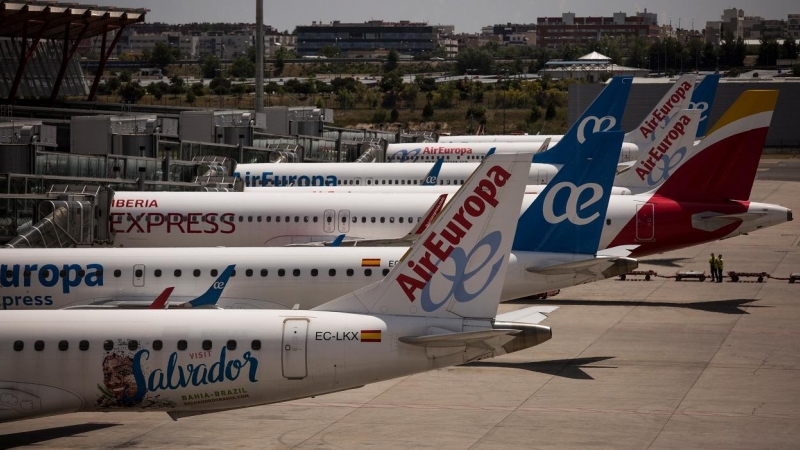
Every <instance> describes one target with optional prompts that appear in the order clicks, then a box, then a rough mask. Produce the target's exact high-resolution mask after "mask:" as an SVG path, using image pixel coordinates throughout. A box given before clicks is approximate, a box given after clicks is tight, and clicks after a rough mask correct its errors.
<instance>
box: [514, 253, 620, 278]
mask: <svg viewBox="0 0 800 450" xmlns="http://www.w3.org/2000/svg"><path fill="white" fill-rule="evenodd" d="M587 256H588V258H587V259H583V260H580V261H570V262H560V261H556V260H553V261H552V264H550V265H547V266H542V265H537V266H535V267H526V268H525V270H526V271H528V272H530V273H537V274H540V275H569V274H575V273H583V274H586V273H589V274H599V273H601V272H602V271H603V270H605V268H606V267H608V265H609V264H612V263H613V262H614V259H616V258H614V257H610V256H597V257H594V256H593V255H587Z"/></svg>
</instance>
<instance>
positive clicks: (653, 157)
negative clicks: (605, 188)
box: [614, 109, 702, 192]
mask: <svg viewBox="0 0 800 450" xmlns="http://www.w3.org/2000/svg"><path fill="white" fill-rule="evenodd" d="M701 114H702V111H701V110H699V109H684V110H683V111H681V112H679V113H678V114H676V115H675V116H674V117H673V119H672V121H671V122H670V123H669V125H668V126H667V128H663V129H662V128H657V129H656V131H655V133H654V136H655V140H654V141H653V142H652V143H651V144H649V145H648V146H647V147H641V148H640V149H639V159H638V160H637V161H635V162H634V163H633V165H632V166H630V168H628V169H626V170H625V171H624V172H622V173H620V174H618V175H617V178H616V180H615V181H614V185H615V186H621V187H626V188H629V189H631V190H632V191H638V192H643V191H649V190H652V189H653V188H655V187H658V186H660V185H661V184H662V183H663V182H664V181H666V180H667V178H669V177H670V175H671V174H672V173H675V171H677V169H678V168H679V167H680V166H681V165H683V164H685V163H686V162H688V161H689V160H691V159H692V158H693V157H694V155H695V154H696V153H697V151H698V150H699V148H700V147H699V146H695V145H694V139H695V136H696V134H697V127H698V126H699V124H700V116H701Z"/></svg>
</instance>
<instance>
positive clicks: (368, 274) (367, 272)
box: [364, 269, 372, 277]
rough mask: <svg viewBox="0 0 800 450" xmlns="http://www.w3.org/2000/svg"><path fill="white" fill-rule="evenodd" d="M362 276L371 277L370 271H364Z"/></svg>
mask: <svg viewBox="0 0 800 450" xmlns="http://www.w3.org/2000/svg"><path fill="white" fill-rule="evenodd" d="M364 276H367V277H371V276H372V269H364Z"/></svg>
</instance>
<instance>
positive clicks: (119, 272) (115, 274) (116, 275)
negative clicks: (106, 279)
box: [41, 269, 122, 278]
mask: <svg viewBox="0 0 800 450" xmlns="http://www.w3.org/2000/svg"><path fill="white" fill-rule="evenodd" d="M45 272H47V273H46V274H45ZM41 273H42V276H44V277H47V276H48V275H49V273H50V272H49V271H47V270H43V271H42V272H41ZM121 276H122V271H121V270H119V269H117V270H115V271H114V277H116V278H119V277H121Z"/></svg>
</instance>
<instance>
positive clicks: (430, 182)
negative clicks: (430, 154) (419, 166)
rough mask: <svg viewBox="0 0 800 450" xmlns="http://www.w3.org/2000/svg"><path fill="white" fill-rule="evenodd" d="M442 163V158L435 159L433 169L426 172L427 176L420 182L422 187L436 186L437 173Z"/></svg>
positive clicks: (437, 180)
mask: <svg viewBox="0 0 800 450" xmlns="http://www.w3.org/2000/svg"><path fill="white" fill-rule="evenodd" d="M443 162H444V156H440V157H438V158H436V162H435V163H433V167H431V171H430V172H428V176H426V177H425V179H424V180H422V186H436V183H438V182H439V171H440V170H442V163H443Z"/></svg>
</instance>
